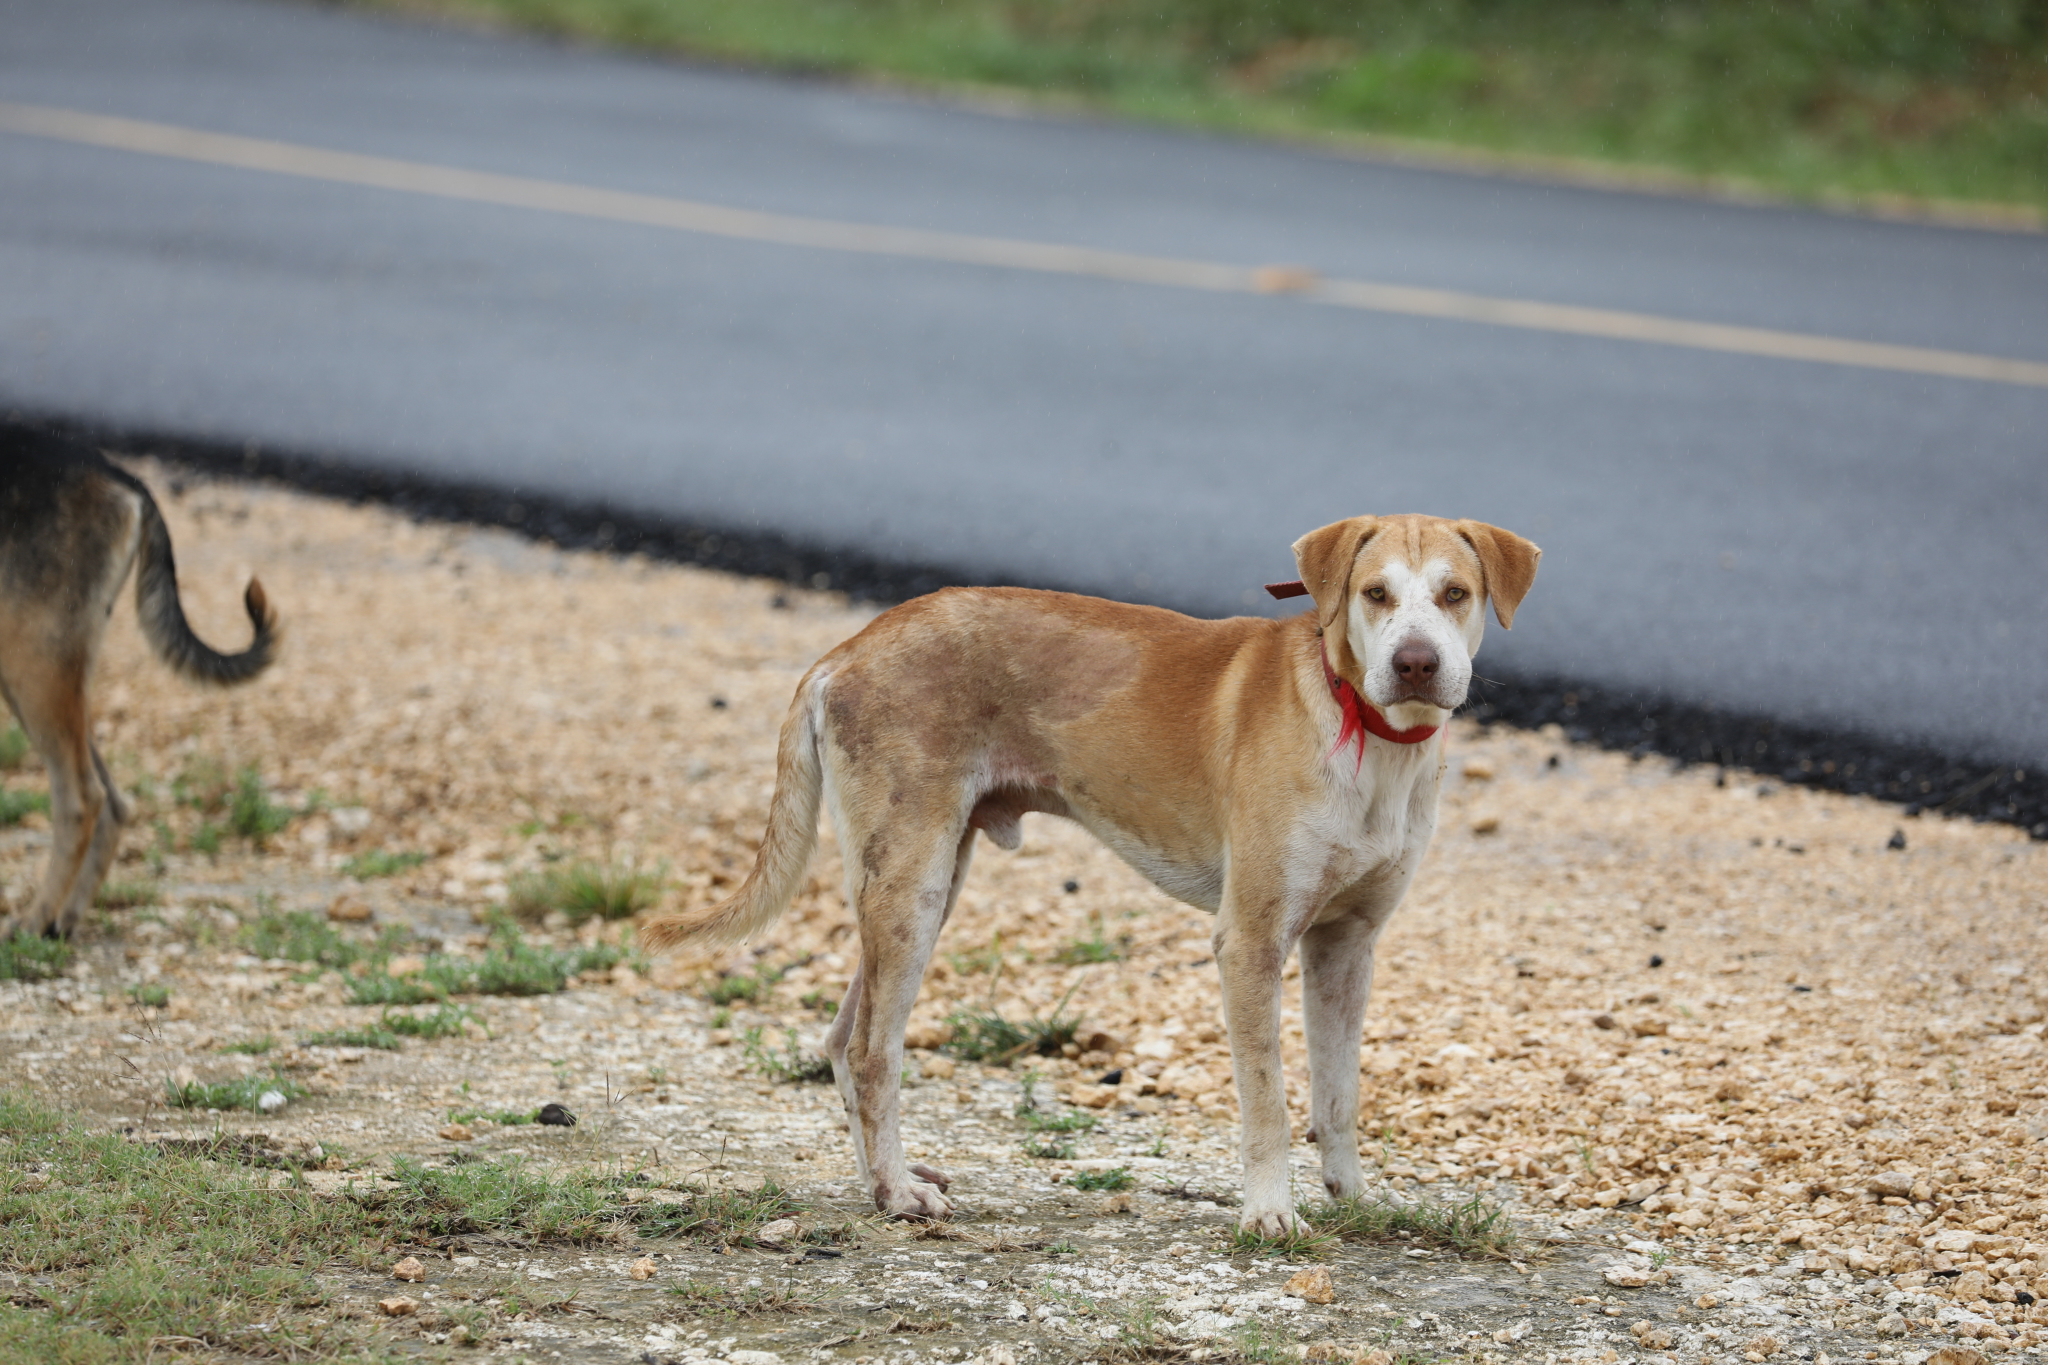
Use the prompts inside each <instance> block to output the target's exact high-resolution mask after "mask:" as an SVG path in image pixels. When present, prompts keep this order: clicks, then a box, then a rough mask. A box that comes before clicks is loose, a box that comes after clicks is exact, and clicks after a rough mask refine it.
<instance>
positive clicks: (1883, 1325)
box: [1877, 1313, 1908, 1337]
mask: <svg viewBox="0 0 2048 1365" xmlns="http://www.w3.org/2000/svg"><path fill="white" fill-rule="evenodd" d="M1907 1330H1908V1329H1907V1327H1906V1319H1905V1317H1904V1315H1902V1314H1899V1313H1887V1314H1885V1315H1884V1316H1883V1317H1881V1318H1879V1319H1878V1320H1877V1334H1878V1335H1879V1336H1881V1337H1902V1336H1904V1335H1906V1332H1907Z"/></svg>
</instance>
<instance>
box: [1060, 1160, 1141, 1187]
mask: <svg viewBox="0 0 2048 1365" xmlns="http://www.w3.org/2000/svg"><path fill="white" fill-rule="evenodd" d="M1067 1183H1068V1184H1069V1185H1072V1186H1073V1187H1074V1188H1075V1189H1077V1190H1104V1191H1108V1190H1127V1189H1129V1188H1130V1187H1131V1186H1133V1185H1135V1184H1137V1183H1138V1182H1137V1181H1136V1180H1134V1179H1133V1178H1132V1177H1131V1168H1130V1167H1128V1166H1113V1167H1111V1168H1110V1169H1109V1170H1106V1171H1076V1172H1074V1173H1073V1174H1072V1175H1070V1176H1068V1177H1067Z"/></svg>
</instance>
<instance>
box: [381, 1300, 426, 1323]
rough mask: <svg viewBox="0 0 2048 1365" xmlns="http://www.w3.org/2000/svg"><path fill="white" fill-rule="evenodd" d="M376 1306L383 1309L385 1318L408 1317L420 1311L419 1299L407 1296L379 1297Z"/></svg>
mask: <svg viewBox="0 0 2048 1365" xmlns="http://www.w3.org/2000/svg"><path fill="white" fill-rule="evenodd" d="M377 1307H379V1308H381V1309H383V1310H384V1316H385V1317H387V1318H409V1317H411V1316H412V1315H413V1314H414V1313H417V1312H419V1311H420V1304H419V1300H418V1299H408V1298H396V1299H379V1300H377Z"/></svg>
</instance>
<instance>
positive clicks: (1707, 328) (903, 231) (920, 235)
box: [0, 102, 2048, 388]
mask: <svg viewBox="0 0 2048 1365" xmlns="http://www.w3.org/2000/svg"><path fill="white" fill-rule="evenodd" d="M0 132H8V133H19V134H24V135H27V136H31V137H44V138H53V139H56V140H59V141H63V142H73V143H82V144H85V145H88V146H94V147H107V148H112V149H116V150H119V151H126V152H137V153H141V154H144V155H148V156H161V157H169V158H172V159H175V160H180V161H195V162H201V163H204V164H206V165H212V166H229V167H234V168H236V169H238V170H247V171H263V172H268V173H270V174H274V175H289V176H296V177H298V178H300V179H306V180H321V181H326V182H328V183H330V184H341V185H360V186H365V187H368V188H372V189H381V190H392V191H396V192H399V193H404V194H421V195H429V196H432V197H435V198H440V199H459V200H464V201H467V202H470V203H478V204H496V205H501V206H504V207H508V208H524V209H537V210H540V211H542V212H546V213H563V214H570V215H573V216H575V217H580V218H593V219H599V220H602V221H605V222H613V223H632V224H637V225H639V226H643V227H657V228H667V229H670V230H673V231H678V232H699V233H705V234H708V235H711V236H717V237H730V238H735V239H738V240H742V241H750V242H771V243H775V244H778V245H782V246H798V247H810V248H813V249H816V250H824V251H855V252H864V253H867V254H870V255H877V256H897V257H904V258H907V259H912V260H924V261H946V262H951V263H955V264H961V265H980V266H992V267H996V268H999V269H1005V270H1035V271H1040V272H1043V273H1046V274H1055V275H1077V276H1086V277H1090V278H1095V279H1106V280H1118V281H1123V282H1127V283H1134V284H1153V285H1163V286H1167V287H1171V288H1179V289H1201V290H1208V291H1211V292H1219V293H1280V294H1292V295H1295V296H1297V297H1299V298H1302V299H1306V300H1309V301H1313V302H1316V303H1322V304H1328V305H1333V306H1336V307H1342V308H1357V309H1362V310H1364V311H1366V312H1372V313H1391V314H1398V315H1401V316H1406V317H1424V318H1440V319H1447V320H1451V321H1457V322H1474V323H1483V324H1486V325H1489V326H1495V327H1518V328H1523V329H1526V330H1530V331H1539V332H1551V333H1561V334H1565V335H1570V336H1588V337H1599V338H1603V339H1605V340H1610V341H1631V342H1638V343H1645V344H1649V345H1658V346H1683V347H1689V348H1691V349H1695V350H1706V351H1723V352H1728V353H1732V354H1736V355H1749V356H1761V357H1765V358H1768V359H1774V360H1805V361H1817V362H1820V363H1823V364H1830V365H1848V366H1854V367H1858V368H1862V369H1873V370H1894V371H1901V372H1905V373H1909V374H1929V375H1940V376H1943V377H1946V378H1952V379H1976V380H1983V381H1986V382H1989V383H1996V384H2020V385H2026V386H2030V387H2035V388H2048V364H2044V363H2041V362H2039V361H2031V360H2013V359H2007V358H2005V357H2001V356H1991V355H1976V354H1972V353H1970V352H1967V351H1945V350H1936V349H1932V348H1928V347H1922V346H1891V345H1885V344H1883V343H1880V342H1870V341H1853V340H1850V339H1848V338H1845V337H1830V336H1819V335H1815V334H1812V333H1806V332H1781V331H1776V330H1773V329H1771V328H1765V327H1736V326H1729V325H1727V324H1723V323H1713V322H1694V321H1690V320H1687V319H1685V318H1668V317H1660V316H1657V315H1656V314H1652V313H1631V312H1624V311H1620V310H1616V309H1607V308H1578V307H1573V306H1571V305H1569V304H1557V303H1541V302H1537V301H1535V300H1531V299H1509V298H1495V297H1491V296H1488V295H1484V294H1466V293H1460V292H1458V291H1455V290H1448V289H1418V288H1411V287H1408V286H1405V285H1393V284H1379V283H1375V282H1373V281H1370V280H1347V279H1326V278H1322V277H1319V276H1316V275H1314V274H1312V273H1311V272H1308V271H1305V270H1299V269H1294V268H1287V267H1281V268H1275V267H1262V268H1253V267H1247V266H1234V265H1224V264H1220V263H1216V262H1211V261H1190V260H1180V259H1176V258H1173V257H1166V256H1145V255H1139V254H1136V253H1133V252H1124V251H1101V250H1097V249H1095V248H1092V247H1078V246H1061V245H1058V244H1057V243H1050V242H1028V241H1020V240H1017V239H1014V238H1005V237H981V236H974V235H971V234H967V233H958V232H930V231H924V230H921V229H917V228H898V227H882V226H877V225H874V224H869V223H850V222H845V221H841V220H838V219H831V218H807V217H801V216H798V215H795V214H786V213H762V212H756V211H754V210H750V209H736V208H730V207H727V206H725V205H722V204H706V203H702V202H700V201H697V200H691V199H674V198H670V197H668V196H665V195H654V194H633V193H629V192H627V191H623V190H605V189H597V188H594V187H591V186H587V185H574V184H567V183H564V182H562V181H556V180H538V179H533V178H530V177H527V176H517V175H497V174H493V173H491V172H488V171H470V170H463V169H461V168H459V167H454V166H436V165H432V164H429V163H424V162H418V161H402V160H398V159H395V158H392V157H382V156H363V155H360V154H357V153H354V152H336V151H328V150H326V149H323V148H319V147H306V146H301V145H299V144H296V143H290V142H275V141H271V140H269V139H265V138H250V137H237V136H234V135H231V134H226V133H208V132H202V131H200V130H198V129H194V128H180V127H176V126H173V125H171V124H164V123H149V122H143V121H141V120H137V119H127V118H114V117H111V116H108V115H104V114H87V113H80V112H77V111H75V110H69V109H55V108H50V107H47V106H42V105H30V104H11V103H6V102H0Z"/></svg>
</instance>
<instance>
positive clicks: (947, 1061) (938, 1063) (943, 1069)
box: [922, 1057, 960, 1081]
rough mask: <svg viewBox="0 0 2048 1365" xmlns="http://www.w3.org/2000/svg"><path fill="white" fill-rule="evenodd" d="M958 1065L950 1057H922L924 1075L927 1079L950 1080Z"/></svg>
mask: <svg viewBox="0 0 2048 1365" xmlns="http://www.w3.org/2000/svg"><path fill="white" fill-rule="evenodd" d="M959 1069H960V1068H959V1066H958V1065H957V1064H956V1063H955V1062H954V1061H953V1059H952V1058H951V1057H927V1058H925V1059H924V1066H923V1068H922V1070H923V1071H924V1076H925V1079H926V1080H929V1081H950V1080H952V1079H953V1073H954V1072H955V1071H957V1070H959Z"/></svg>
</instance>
